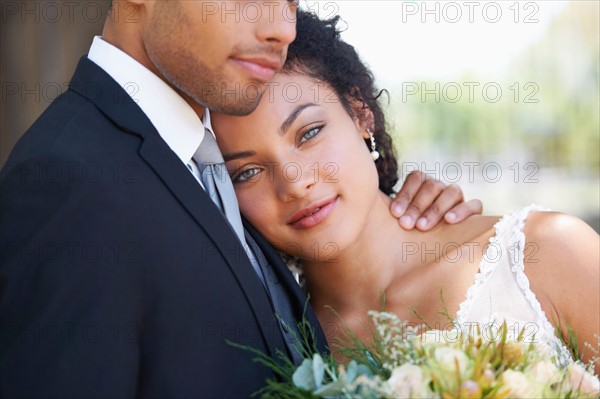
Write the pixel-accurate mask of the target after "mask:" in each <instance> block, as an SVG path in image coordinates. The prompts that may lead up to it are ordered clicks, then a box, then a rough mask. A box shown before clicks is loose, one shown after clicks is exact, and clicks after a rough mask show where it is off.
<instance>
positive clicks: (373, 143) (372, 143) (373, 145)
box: [367, 129, 379, 161]
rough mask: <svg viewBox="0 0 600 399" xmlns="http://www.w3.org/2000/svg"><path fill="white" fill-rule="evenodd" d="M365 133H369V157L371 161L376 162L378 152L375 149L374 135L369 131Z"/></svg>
mask: <svg viewBox="0 0 600 399" xmlns="http://www.w3.org/2000/svg"><path fill="white" fill-rule="evenodd" d="M367 133H369V138H370V139H371V157H372V158H373V161H377V160H378V159H379V152H378V151H377V150H376V149H375V148H376V147H375V135H374V134H373V132H372V131H371V130H369V129H367Z"/></svg>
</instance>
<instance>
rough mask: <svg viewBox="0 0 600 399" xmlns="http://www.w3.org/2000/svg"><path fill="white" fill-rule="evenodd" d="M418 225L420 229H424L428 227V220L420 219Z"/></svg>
mask: <svg viewBox="0 0 600 399" xmlns="http://www.w3.org/2000/svg"><path fill="white" fill-rule="evenodd" d="M417 224H418V225H419V227H421V228H423V227H425V226H427V218H420V219H419V220H418V221H417Z"/></svg>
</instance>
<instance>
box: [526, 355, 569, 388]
mask: <svg viewBox="0 0 600 399" xmlns="http://www.w3.org/2000/svg"><path fill="white" fill-rule="evenodd" d="M528 374H529V375H530V376H531V378H533V379H534V380H536V381H538V382H543V383H546V384H549V385H552V384H557V383H559V382H560V381H561V380H562V378H561V373H560V370H559V369H558V367H556V366H555V365H554V363H552V362H551V361H549V360H542V361H539V362H537V363H535V364H534V365H533V366H531V368H530V369H529V370H528Z"/></svg>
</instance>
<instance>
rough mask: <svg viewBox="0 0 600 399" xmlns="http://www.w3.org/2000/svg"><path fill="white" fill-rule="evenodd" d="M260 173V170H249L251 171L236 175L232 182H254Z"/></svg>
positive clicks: (247, 170)
mask: <svg viewBox="0 0 600 399" xmlns="http://www.w3.org/2000/svg"><path fill="white" fill-rule="evenodd" d="M259 173H260V169H259V168H249V169H246V170H243V171H241V172H238V173H236V174H235V175H234V176H233V178H232V179H231V180H232V181H233V183H242V182H245V181H249V180H252V179H253V178H254V177H256V176H257V175H258V174H259Z"/></svg>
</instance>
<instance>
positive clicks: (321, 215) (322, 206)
mask: <svg viewBox="0 0 600 399" xmlns="http://www.w3.org/2000/svg"><path fill="white" fill-rule="evenodd" d="M337 201H338V197H337V196H334V197H330V198H327V199H324V200H320V201H316V202H314V203H312V204H310V205H309V206H308V207H306V208H303V209H301V210H300V211H298V212H296V214H294V216H292V217H291V218H290V220H289V221H288V224H289V225H291V226H292V227H294V228H297V229H310V228H312V227H315V226H317V225H319V224H320V223H321V222H323V221H324V220H325V219H326V218H327V216H329V214H330V213H331V211H333V209H334V208H335V206H336V205H337Z"/></svg>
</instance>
